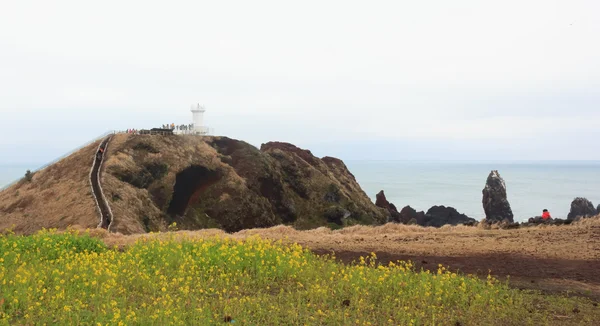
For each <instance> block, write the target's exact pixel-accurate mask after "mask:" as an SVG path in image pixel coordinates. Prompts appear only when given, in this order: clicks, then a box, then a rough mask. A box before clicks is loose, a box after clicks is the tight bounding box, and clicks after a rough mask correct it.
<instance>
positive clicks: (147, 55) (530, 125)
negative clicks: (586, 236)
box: [0, 0, 600, 164]
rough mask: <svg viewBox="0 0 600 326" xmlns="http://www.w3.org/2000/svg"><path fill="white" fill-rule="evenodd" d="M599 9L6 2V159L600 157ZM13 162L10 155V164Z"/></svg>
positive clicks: (561, 5)
mask: <svg viewBox="0 0 600 326" xmlns="http://www.w3.org/2000/svg"><path fill="white" fill-rule="evenodd" d="M599 13H600V2H599V1H596V0H590V1H575V0H569V1H551V0H539V1H537V0H536V1H533V0H528V1H523V0H520V1H507V0H503V1H481V0H474V1H464V0H454V1H445V0H444V1H348V0H344V1H294V2H291V1H281V0H279V1H160V2H155V1H148V0H146V1H110V0H104V1H95V2H92V1H81V0H77V1H59V0H54V1H26V0H18V1H10V0H1V2H0V113H1V118H2V119H1V122H2V128H0V153H2V155H0V164H6V163H17V162H45V161H48V160H50V159H52V158H54V157H56V156H59V155H61V154H62V153H64V152H66V151H68V150H70V149H72V148H73V147H75V146H78V145H80V144H82V143H85V142H87V141H88V140H90V139H92V138H93V137H96V136H98V135H100V134H102V133H104V132H105V131H107V130H111V129H126V128H132V127H135V128H148V127H154V126H159V125H161V124H164V123H170V122H174V123H189V122H191V121H190V120H191V113H190V112H189V106H190V105H191V104H192V103H196V102H200V103H201V104H204V105H205V106H206V107H207V112H206V116H205V121H206V123H207V124H208V125H209V126H210V127H211V128H214V129H215V130H216V133H217V134H219V135H226V136H230V137H234V138H238V139H243V140H246V141H248V142H250V143H252V144H254V145H257V146H259V145H260V144H261V143H263V142H266V141H269V140H279V141H288V142H292V143H294V144H297V145H299V146H301V147H304V148H309V149H311V150H312V151H313V152H314V153H315V154H317V155H320V156H323V155H335V156H338V157H340V158H342V159H407V160H421V159H427V160H436V159H441V160H455V159H456V160H520V159H523V160H531V159H539V160H600V150H599V146H598V139H600V128H598V125H599V124H600V41H599V35H600V19H598V14H599ZM7 153H10V154H7Z"/></svg>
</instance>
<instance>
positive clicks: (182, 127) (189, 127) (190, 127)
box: [162, 123, 194, 131]
mask: <svg viewBox="0 0 600 326" xmlns="http://www.w3.org/2000/svg"><path fill="white" fill-rule="evenodd" d="M162 129H171V130H177V131H189V130H193V129H194V124H191V123H190V124H187V125H175V124H174V123H171V124H166V125H162Z"/></svg>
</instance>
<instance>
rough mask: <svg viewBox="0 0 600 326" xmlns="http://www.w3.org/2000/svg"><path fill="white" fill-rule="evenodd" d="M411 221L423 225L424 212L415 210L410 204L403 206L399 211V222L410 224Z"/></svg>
mask: <svg viewBox="0 0 600 326" xmlns="http://www.w3.org/2000/svg"><path fill="white" fill-rule="evenodd" d="M413 221H414V222H415V224H418V225H424V224H425V212H423V211H420V212H417V211H416V210H415V209H414V208H412V207H410V206H405V207H404V208H402V210H401V211H400V218H399V223H404V224H412V223H413Z"/></svg>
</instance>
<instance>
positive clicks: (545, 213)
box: [542, 209, 552, 221]
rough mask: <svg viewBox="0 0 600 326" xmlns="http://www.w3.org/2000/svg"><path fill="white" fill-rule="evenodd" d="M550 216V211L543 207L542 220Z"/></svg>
mask: <svg viewBox="0 0 600 326" xmlns="http://www.w3.org/2000/svg"><path fill="white" fill-rule="evenodd" d="M551 218H552V216H550V212H548V210H547V209H544V211H543V212H542V219H543V220H544V221H546V220H549V219H551Z"/></svg>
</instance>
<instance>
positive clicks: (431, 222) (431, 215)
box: [420, 206, 477, 227]
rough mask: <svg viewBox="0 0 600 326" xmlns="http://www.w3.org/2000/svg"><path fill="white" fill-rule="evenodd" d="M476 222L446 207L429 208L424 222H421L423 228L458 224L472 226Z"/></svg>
mask: <svg viewBox="0 0 600 326" xmlns="http://www.w3.org/2000/svg"><path fill="white" fill-rule="evenodd" d="M476 222H477V220H475V219H474V218H470V217H468V216H467V215H465V214H461V213H459V212H458V211H457V210H456V209H455V208H453V207H446V206H433V207H431V208H430V209H429V210H428V211H427V213H426V214H425V221H424V222H423V224H420V225H423V226H435V227H440V226H443V225H447V224H449V225H459V224H469V225H472V224H474V223H476Z"/></svg>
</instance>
